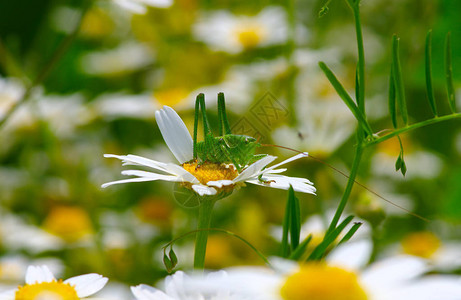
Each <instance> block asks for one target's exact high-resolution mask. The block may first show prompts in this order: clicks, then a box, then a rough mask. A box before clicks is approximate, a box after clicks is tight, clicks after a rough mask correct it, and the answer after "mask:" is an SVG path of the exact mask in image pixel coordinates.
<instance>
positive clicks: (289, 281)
mask: <svg viewBox="0 0 461 300" xmlns="http://www.w3.org/2000/svg"><path fill="white" fill-rule="evenodd" d="M369 253H370V245H367V244H366V243H363V242H360V243H348V244H345V245H344V246H343V247H341V248H338V249H337V250H336V251H335V252H334V253H333V255H330V257H329V259H328V260H327V262H322V263H313V262H310V263H306V264H303V265H301V266H299V265H298V264H297V263H295V262H293V261H283V262H282V263H274V265H275V266H276V267H277V266H278V270H276V271H274V270H271V269H268V268H262V267H261V268H257V267H240V268H234V269H230V270H228V271H227V274H228V276H227V278H226V279H225V280H221V281H219V280H215V281H211V280H209V281H208V286H209V288H210V289H211V288H213V287H214V288H215V289H220V288H223V287H225V288H227V289H228V290H230V292H232V293H236V294H240V295H242V297H249V298H251V299H261V300H263V299H264V300H293V299H316V300H387V299H389V300H390V299H392V300H394V299H402V300H408V299H418V300H421V299H427V300H430V299H431V300H433V299H438V300H448V299H449V300H455V299H459V295H460V294H461V284H460V283H461V279H460V277H459V276H451V275H429V276H423V274H424V273H425V272H426V271H427V270H428V267H427V264H426V262H425V261H424V260H422V259H419V258H415V257H410V256H398V257H392V258H389V259H386V260H383V261H380V262H377V263H373V264H372V265H370V266H368V267H364V263H366V261H367V258H368V255H369ZM249 283H251V284H249Z"/></svg>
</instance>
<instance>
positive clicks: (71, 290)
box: [0, 266, 108, 300]
mask: <svg viewBox="0 0 461 300" xmlns="http://www.w3.org/2000/svg"><path fill="white" fill-rule="evenodd" d="M107 281H108V279H107V278H106V277H103V276H101V275H99V274H94V273H92V274H86V275H80V276H75V277H72V278H69V279H66V280H64V281H63V280H61V279H60V280H56V278H55V277H54V275H53V273H51V271H50V269H48V267H47V266H29V267H28V268H27V272H26V284H25V285H23V286H19V287H18V288H17V289H13V290H10V291H6V292H2V293H0V299H2V300H20V299H24V300H40V299H47V300H51V299H53V300H54V299H65V300H79V299H81V298H86V297H88V296H91V295H93V294H95V293H97V292H98V291H99V290H101V289H102V288H103V287H104V285H105V284H106V283H107Z"/></svg>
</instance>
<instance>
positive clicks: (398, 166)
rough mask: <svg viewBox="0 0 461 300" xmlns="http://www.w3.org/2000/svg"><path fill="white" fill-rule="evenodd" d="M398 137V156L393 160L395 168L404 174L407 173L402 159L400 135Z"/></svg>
mask: <svg viewBox="0 0 461 300" xmlns="http://www.w3.org/2000/svg"><path fill="white" fill-rule="evenodd" d="M397 138H398V139H399V144H400V153H399V157H398V158H397V161H396V162H395V170H396V171H399V170H400V172H402V175H403V176H405V174H406V173H407V165H406V164H405V160H404V159H403V145H402V140H400V137H397Z"/></svg>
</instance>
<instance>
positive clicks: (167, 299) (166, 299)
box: [131, 271, 250, 300]
mask: <svg viewBox="0 0 461 300" xmlns="http://www.w3.org/2000/svg"><path fill="white" fill-rule="evenodd" d="M226 276H227V274H226V273H225V272H224V271H220V272H213V273H209V274H208V275H207V276H203V275H195V276H194V275H193V276H188V275H186V274H185V273H184V272H181V271H178V272H176V273H175V274H173V275H171V276H168V277H166V278H165V282H164V285H165V292H163V291H162V290H159V289H156V288H154V287H151V286H148V285H144V284H141V285H138V286H135V287H131V291H132V292H133V294H134V296H135V297H136V300H203V299H207V300H245V299H248V300H249V299H250V298H242V297H241V296H236V295H233V294H232V293H230V292H229V290H228V289H226V288H225V287H224V288H220V289H214V288H209V287H208V285H207V282H208V280H211V281H213V280H221V279H222V278H226Z"/></svg>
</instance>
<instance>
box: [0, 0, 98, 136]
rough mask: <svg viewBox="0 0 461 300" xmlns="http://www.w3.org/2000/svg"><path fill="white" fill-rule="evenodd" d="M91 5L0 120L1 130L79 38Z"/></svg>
mask: <svg viewBox="0 0 461 300" xmlns="http://www.w3.org/2000/svg"><path fill="white" fill-rule="evenodd" d="M91 4H92V1H91V0H88V1H86V3H85V5H84V7H83V8H82V12H81V14H80V19H79V20H78V22H77V25H76V26H75V29H74V30H73V31H72V32H71V33H70V34H69V35H68V36H67V37H66V38H65V39H64V40H63V41H62V42H61V44H60V45H59V46H58V48H57V49H56V51H55V52H54V53H53V56H52V57H51V59H50V60H49V62H48V63H47V64H46V65H45V67H44V68H43V69H42V70H41V71H40V73H39V74H38V76H37V77H36V78H35V79H34V81H33V82H32V84H31V85H30V86H29V87H28V88H27V90H26V91H25V93H24V94H23V95H22V97H21V99H19V101H17V102H16V103H15V104H14V105H12V106H11V107H10V109H9V111H8V112H7V113H6V114H5V117H4V118H3V119H1V120H0V129H1V128H2V127H3V125H4V124H5V123H6V122H7V121H8V120H9V118H10V117H11V115H13V113H14V112H15V111H16V110H17V109H18V107H19V106H20V105H22V104H23V103H24V102H26V101H27V100H28V99H29V98H30V96H31V94H32V91H33V90H34V88H35V87H36V86H38V85H39V84H41V83H42V82H43V81H45V79H46V78H47V77H48V76H49V75H50V73H51V71H52V70H53V68H54V67H55V66H56V64H57V63H58V62H59V60H60V59H61V58H62V57H63V56H64V54H65V53H66V52H67V50H68V49H69V47H70V45H72V43H73V41H74V40H75V38H76V37H77V36H78V33H79V31H80V27H81V25H82V22H83V18H84V17H85V15H86V12H87V11H88V9H89V8H90V7H91Z"/></svg>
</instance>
